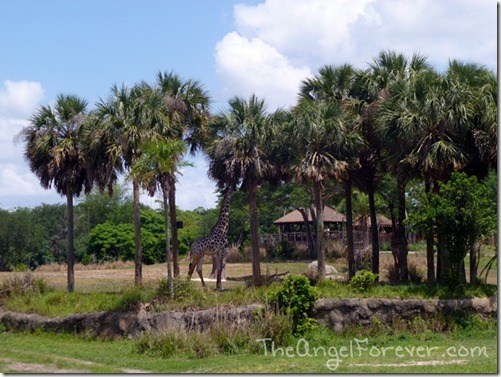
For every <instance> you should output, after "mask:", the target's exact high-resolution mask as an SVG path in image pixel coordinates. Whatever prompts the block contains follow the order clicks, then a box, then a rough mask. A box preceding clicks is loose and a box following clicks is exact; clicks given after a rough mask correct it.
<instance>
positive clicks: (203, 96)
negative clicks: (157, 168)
mask: <svg viewBox="0 0 501 377" xmlns="http://www.w3.org/2000/svg"><path fill="white" fill-rule="evenodd" d="M156 90H157V91H158V92H159V94H160V95H161V96H162V97H163V111H164V113H165V116H166V118H165V119H166V121H165V122H163V124H162V126H163V127H162V130H161V131H160V132H161V134H162V135H163V136H166V137H170V138H172V137H173V138H178V139H180V140H183V139H184V140H185V141H186V142H187V143H188V145H189V149H190V153H191V154H195V153H196V152H197V151H198V150H200V149H201V148H202V147H203V145H204V144H205V142H206V139H207V134H206V132H207V128H206V125H207V122H208V120H209V112H208V107H209V102H210V99H209V94H208V93H207V91H205V89H204V88H203V86H202V84H201V83H200V82H198V81H196V80H183V79H182V78H181V77H179V76H178V75H177V74H175V73H174V72H169V73H167V72H158V73H157V75H156ZM184 153H185V152H184V151H183V154H184ZM179 158H181V156H179ZM167 180H168V184H169V187H170V188H169V191H168V192H169V203H170V220H171V221H170V223H171V234H172V248H173V250H172V257H173V258H172V259H173V265H174V276H176V277H177V276H179V261H178V257H179V242H178V236H177V213H176V185H175V182H176V180H175V177H174V175H173V174H167Z"/></svg>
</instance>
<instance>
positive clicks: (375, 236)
mask: <svg viewBox="0 0 501 377" xmlns="http://www.w3.org/2000/svg"><path fill="white" fill-rule="evenodd" d="M367 191H368V193H367V194H368V196H369V212H370V216H371V241H372V272H373V273H374V274H377V275H378V279H379V230H378V224H377V214H376V203H375V201H374V186H373V185H372V182H371V183H370V184H369V187H368V190H367Z"/></svg>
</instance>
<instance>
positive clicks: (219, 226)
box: [212, 186, 233, 235]
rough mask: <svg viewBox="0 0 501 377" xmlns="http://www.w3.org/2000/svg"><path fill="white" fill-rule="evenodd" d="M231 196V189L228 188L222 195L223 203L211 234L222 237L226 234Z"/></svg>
mask: <svg viewBox="0 0 501 377" xmlns="http://www.w3.org/2000/svg"><path fill="white" fill-rule="evenodd" d="M232 194H233V188H232V187H231V186H230V187H229V188H228V189H227V190H226V193H225V194H224V198H223V203H222V204H221V210H220V212H219V219H218V221H217V223H216V225H214V228H212V231H213V232H217V233H219V234H224V235H226V234H227V233H228V227H229V225H230V220H229V217H230V201H231V195H232Z"/></svg>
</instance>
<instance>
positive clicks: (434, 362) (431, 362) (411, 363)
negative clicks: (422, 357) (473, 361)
mask: <svg viewBox="0 0 501 377" xmlns="http://www.w3.org/2000/svg"><path fill="white" fill-rule="evenodd" d="M466 363H467V361H466V360H426V361H409V362H407V363H378V364H370V363H351V364H350V367H397V368H398V367H414V366H425V365H448V364H466Z"/></svg>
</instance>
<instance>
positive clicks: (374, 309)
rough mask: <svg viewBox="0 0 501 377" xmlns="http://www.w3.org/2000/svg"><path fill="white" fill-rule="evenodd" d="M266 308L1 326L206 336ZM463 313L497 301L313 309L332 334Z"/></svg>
mask: <svg viewBox="0 0 501 377" xmlns="http://www.w3.org/2000/svg"><path fill="white" fill-rule="evenodd" d="M259 308H262V305H259V304H255V305H249V306H245V307H236V308H228V307H218V308H211V309H205V310H191V311H170V312H159V313H155V312H147V311H146V310H145V309H144V307H142V308H140V309H139V310H138V311H137V312H99V313H88V314H73V315H70V316H67V317H56V318H47V317H43V316H41V315H38V314H26V313H18V312H12V311H0V323H3V325H4V326H5V327H6V328H7V329H9V330H32V331H33V330H35V329H42V330H45V331H53V332H69V333H83V334H89V335H93V336H99V337H103V338H111V339H113V338H121V337H129V338H137V337H138V336H140V335H141V334H142V333H144V332H156V331H169V330H172V331H203V330H205V329H207V328H209V327H210V326H213V325H214V324H218V325H223V326H230V327H239V326H244V325H245V324H247V323H249V322H250V321H252V319H253V313H254V311H255V310H257V309H259ZM457 310H459V311H465V312H468V313H477V314H479V315H481V316H482V317H496V316H497V299H496V297H490V298H474V299H460V300H418V299H406V300H399V299H321V300H318V301H317V302H316V304H315V308H314V316H315V318H316V319H317V321H318V322H319V323H320V324H322V325H325V326H327V327H329V328H331V329H332V330H334V331H342V330H343V329H344V328H345V327H347V326H351V325H355V324H360V325H362V326H370V325H371V324H372V323H373V319H372V318H377V319H378V320H379V321H381V322H382V323H386V324H391V321H392V320H393V319H394V318H397V317H398V318H401V319H404V320H409V319H412V318H414V317H416V316H424V315H427V314H432V313H436V312H444V313H448V312H452V311H457Z"/></svg>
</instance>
